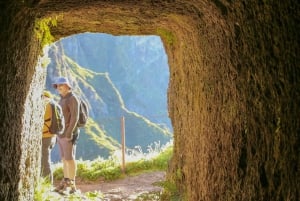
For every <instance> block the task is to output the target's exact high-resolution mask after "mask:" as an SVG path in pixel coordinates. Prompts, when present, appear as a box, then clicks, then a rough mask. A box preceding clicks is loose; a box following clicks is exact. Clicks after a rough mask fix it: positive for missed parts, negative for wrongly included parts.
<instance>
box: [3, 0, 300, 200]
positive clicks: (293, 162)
mask: <svg viewBox="0 0 300 201" xmlns="http://www.w3.org/2000/svg"><path fill="white" fill-rule="evenodd" d="M1 8H4V9H3V12H1V14H0V17H1V18H0V23H1V33H0V39H1V40H0V44H1V47H2V48H1V50H0V51H1V55H0V61H1V64H2V65H1V67H0V69H1V71H0V73H1V74H0V75H1V76H0V87H1V97H0V98H1V103H2V104H3V105H4V107H1V108H0V111H1V113H0V115H1V119H2V120H3V121H1V124H0V130H1V135H0V136H1V137H0V140H1V146H0V152H1V158H0V162H1V166H0V167H1V169H0V187H1V188H0V189H1V190H0V198H1V200H33V188H34V185H35V181H36V180H37V177H38V169H39V167H38V164H39V146H38V145H39V143H40V139H39V138H38V137H37V136H38V134H39V131H40V130H39V128H40V126H41V122H40V121H39V120H38V119H40V117H41V116H40V115H41V113H42V109H41V106H40V105H41V104H40V101H41V100H40V97H39V96H40V94H41V92H42V88H43V84H44V70H43V67H41V63H39V62H38V61H39V60H38V55H39V54H40V53H41V43H43V41H44V40H42V39H47V40H49V39H51V37H50V36H49V35H47V34H46V33H48V31H47V27H48V26H44V25H43V26H42V25H41V24H39V25H38V26H35V25H36V22H37V21H38V20H40V19H50V20H54V22H55V23H53V22H52V25H51V23H48V25H49V27H50V28H51V34H52V35H53V36H54V38H55V39H59V38H61V37H64V36H69V35H72V34H76V33H82V32H87V31H89V32H102V33H110V34H116V35H125V34H126V35H128V34H131V35H141V34H155V35H159V36H161V38H162V40H163V42H164V45H165V48H166V51H167V54H168V59H169V65H170V85H169V91H168V99H169V113H170V117H171V120H172V124H173V127H174V156H173V159H172V161H171V163H170V169H169V171H168V179H169V181H171V182H174V183H175V184H176V186H177V190H178V191H179V196H180V197H181V200H189V201H198V200H222V201H223V200H239V201H240V200H296V198H297V196H299V178H300V175H299V166H300V160H299V145H300V139H299V133H300V129H299V128H300V125H299V117H298V116H299V113H300V109H299V104H297V103H299V102H300V100H299V99H300V98H299V97H300V94H299V86H300V81H299V79H297V75H299V74H300V69H299V59H298V58H297V52H299V45H298V44H299V34H298V33H297V30H299V5H298V4H297V3H296V2H295V1H292V0H287V1H284V2H283V1H278V2H275V3H274V2H270V1H258V0H257V1H255V0H253V1H246V0H241V1H231V0H227V1H226V0H213V1H208V0H202V1H201V0H198V1H193V0H186V1H184V0H183V1H172V0H168V1H167V0H166V1H153V0H144V1H137V0H127V1H104V0H103V1H96V0H90V1H79V0H66V1H56V0H48V1H47V0H45V1H44V0H42V1H38V0H37V1H22V3H21V2H20V1H11V2H10V3H1ZM48 22H49V21H48ZM36 33H45V34H44V35H43V36H42V37H37V34H36ZM12 153H13V154H12Z"/></svg>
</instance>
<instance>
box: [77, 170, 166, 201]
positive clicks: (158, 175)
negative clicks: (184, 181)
mask: <svg viewBox="0 0 300 201" xmlns="http://www.w3.org/2000/svg"><path fill="white" fill-rule="evenodd" d="M163 180H165V172H151V173H144V174H141V175H137V176H132V177H126V178H124V179H119V180H115V181H111V182H100V183H93V184H77V188H78V189H80V190H81V192H82V193H86V192H93V191H100V192H101V193H103V194H104V196H105V200H107V201H130V200H135V199H136V198H137V197H138V196H139V195H141V194H144V193H149V192H159V191H161V190H162V188H161V187H159V186H156V185H153V184H154V183H155V182H159V181H163Z"/></svg>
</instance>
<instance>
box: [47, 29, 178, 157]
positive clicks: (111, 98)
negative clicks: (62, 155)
mask: <svg viewBox="0 0 300 201" xmlns="http://www.w3.org/2000/svg"><path fill="white" fill-rule="evenodd" d="M45 49H46V50H45V51H46V54H47V57H45V58H44V59H45V61H48V62H49V64H48V65H47V76H46V84H45V88H46V89H47V90H49V91H51V92H52V93H53V94H55V99H56V100H57V101H58V100H59V97H58V96H57V93H56V92H55V89H54V88H53V87H52V83H54V81H55V78H56V77H58V76H66V77H68V78H69V80H70V81H71V83H72V85H74V89H73V91H74V92H75V93H76V94H78V95H79V96H81V97H84V99H85V100H86V101H87V102H88V104H89V110H90V118H91V121H92V122H93V123H92V124H89V125H88V128H84V129H80V130H81V133H82V134H80V136H81V137H80V138H79V142H78V144H77V150H76V151H77V158H78V159H82V160H94V159H97V158H98V157H103V158H108V157H110V156H111V155H113V154H114V153H117V152H119V151H120V150H119V149H120V147H121V138H122V133H121V130H120V128H121V125H120V123H121V121H120V120H121V118H122V117H125V122H126V123H125V125H126V126H125V133H126V135H125V138H126V139H125V142H126V145H125V146H126V147H127V149H126V153H127V154H128V155H127V158H131V160H133V159H134V156H133V155H134V154H135V155H138V156H142V155H143V154H144V153H147V152H150V151H151V152H153V151H155V152H159V151H160V150H161V149H162V148H163V147H165V146H166V144H168V145H169V144H170V142H171V141H172V131H173V128H172V125H171V122H170V119H169V116H168V108H167V88H168V83H169V67H168V62H167V55H166V53H165V50H164V47H163V45H162V41H161V39H160V37H158V36H153V35H152V36H112V35H109V34H101V33H82V34H76V35H72V36H68V37H65V38H62V39H60V40H59V41H57V42H55V43H53V44H51V45H49V46H47V47H46V48H45ZM45 51H44V52H45ZM87 74H89V76H87ZM91 77H94V78H91ZM133 114H134V115H133ZM98 129H100V130H98ZM100 142H102V144H101V143H100ZM116 142H117V143H116ZM87 148H89V149H87ZM139 152H142V153H139ZM129 154H130V156H129ZM153 154H154V153H152V155H153ZM52 157H53V161H54V162H58V161H59V151H58V147H57V146H56V147H55V148H54V150H53V152H52Z"/></svg>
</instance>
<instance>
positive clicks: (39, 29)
mask: <svg viewBox="0 0 300 201" xmlns="http://www.w3.org/2000/svg"><path fill="white" fill-rule="evenodd" d="M59 17H61V16H55V17H48V18H42V19H38V20H36V21H35V35H36V37H37V38H38V40H39V41H40V42H41V46H42V48H43V47H44V46H45V45H48V44H51V43H53V42H54V37H53V36H52V35H51V31H50V30H51V27H55V26H57V20H58V18H59Z"/></svg>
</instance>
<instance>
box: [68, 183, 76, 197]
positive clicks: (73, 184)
mask: <svg viewBox="0 0 300 201" xmlns="http://www.w3.org/2000/svg"><path fill="white" fill-rule="evenodd" d="M69 187H70V191H69V193H70V194H73V193H76V191H77V189H76V186H75V181H74V180H71V181H70V184H69Z"/></svg>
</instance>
